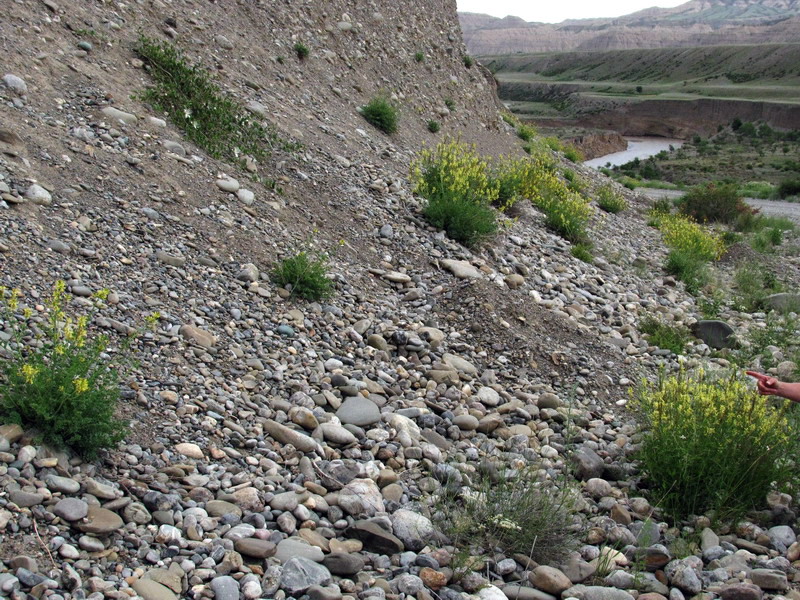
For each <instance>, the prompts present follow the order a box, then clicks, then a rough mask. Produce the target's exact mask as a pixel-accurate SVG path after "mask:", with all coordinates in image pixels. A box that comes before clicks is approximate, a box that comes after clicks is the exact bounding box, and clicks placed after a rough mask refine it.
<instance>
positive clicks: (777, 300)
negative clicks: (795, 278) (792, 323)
mask: <svg viewBox="0 0 800 600" xmlns="http://www.w3.org/2000/svg"><path fill="white" fill-rule="evenodd" d="M763 304H764V308H765V309H767V310H776V311H778V312H797V311H798V310H800V294H791V293H781V294H771V295H770V296H767V297H766V298H764V301H763Z"/></svg>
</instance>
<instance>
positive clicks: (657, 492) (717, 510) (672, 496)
mask: <svg viewBox="0 0 800 600" xmlns="http://www.w3.org/2000/svg"><path fill="white" fill-rule="evenodd" d="M637 400H638V402H637V406H638V409H639V413H640V417H641V421H642V423H641V425H642V432H643V436H644V437H643V442H642V446H641V449H640V450H639V452H638V453H637V458H638V460H639V461H640V464H641V466H642V471H643V472H644V474H645V475H646V477H647V481H648V482H649V484H650V486H651V487H650V497H651V499H652V500H653V501H655V502H657V503H658V504H659V505H660V506H661V507H663V508H664V509H665V511H667V513H668V514H669V515H671V516H672V517H673V518H674V519H676V520H681V519H687V518H689V517H690V516H691V515H699V514H703V513H706V512H708V511H713V513H714V515H715V516H716V517H717V518H720V519H725V518H726V517H731V516H737V515H738V514H741V513H742V512H743V511H746V510H749V509H753V508H759V507H761V506H763V505H764V503H765V500H766V496H767V493H768V492H769V491H770V490H771V489H773V487H774V488H777V489H784V488H785V487H786V486H787V485H788V484H789V483H791V482H793V481H794V480H795V470H796V466H795V462H794V461H795V459H796V457H797V451H798V449H800V448H798V439H800V427H799V426H798V420H797V418H796V414H795V412H794V411H787V410H786V408H787V406H786V405H785V404H784V405H783V406H782V407H780V408H775V407H773V406H772V404H771V403H769V402H765V401H764V399H763V398H762V397H761V396H759V394H758V393H757V392H756V391H755V390H753V388H752V387H748V386H746V385H745V384H744V383H743V382H742V381H740V380H738V379H735V378H734V376H731V377H728V378H722V379H718V380H712V379H711V378H710V377H707V376H704V375H703V374H702V373H701V374H699V375H697V376H689V375H687V374H685V373H680V374H679V375H677V376H673V377H668V378H662V379H660V380H659V381H658V383H656V384H646V383H645V384H643V385H642V386H641V387H640V389H639V391H638V395H637Z"/></svg>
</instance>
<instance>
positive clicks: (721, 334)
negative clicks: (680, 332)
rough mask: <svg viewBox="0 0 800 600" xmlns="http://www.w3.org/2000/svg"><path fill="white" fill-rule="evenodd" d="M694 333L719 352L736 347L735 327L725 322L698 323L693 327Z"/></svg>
mask: <svg viewBox="0 0 800 600" xmlns="http://www.w3.org/2000/svg"><path fill="white" fill-rule="evenodd" d="M692 333H694V335H696V336H697V337H699V338H700V339H701V340H703V341H704V342H705V343H706V344H708V345H709V346H711V347H712V348H715V349H717V350H719V349H721V348H731V347H733V346H734V345H735V342H736V338H735V337H734V331H733V327H731V326H730V325H728V324H727V323H725V322H724V321H716V320H709V321H697V323H695V324H694V325H692Z"/></svg>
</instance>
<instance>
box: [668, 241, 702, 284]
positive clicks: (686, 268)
mask: <svg viewBox="0 0 800 600" xmlns="http://www.w3.org/2000/svg"><path fill="white" fill-rule="evenodd" d="M707 262H708V261H706V260H703V259H701V258H698V257H697V255H695V254H693V253H692V252H687V251H685V250H675V249H673V250H670V251H669V254H667V264H666V265H665V269H666V271H667V273H669V274H670V275H674V276H675V277H676V278H678V280H679V281H682V282H683V283H684V285H685V286H686V291H687V292H689V293H690V294H697V293H698V292H699V291H700V290H701V289H703V287H704V286H705V285H706V284H707V283H708V282H709V280H710V277H711V276H710V274H709V272H708V267H707Z"/></svg>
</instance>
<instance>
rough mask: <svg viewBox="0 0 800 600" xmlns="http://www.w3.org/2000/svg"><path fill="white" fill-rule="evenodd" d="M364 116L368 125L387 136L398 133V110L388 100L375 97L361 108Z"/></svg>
mask: <svg viewBox="0 0 800 600" xmlns="http://www.w3.org/2000/svg"><path fill="white" fill-rule="evenodd" d="M361 114H362V116H363V117H364V118H365V119H366V120H367V123H369V124H370V125H372V126H374V127H376V128H378V129H380V130H381V131H382V132H384V133H386V134H389V135H391V134H393V133H396V132H397V121H398V114H397V108H396V107H395V106H394V105H393V104H392V103H391V102H389V101H388V100H387V99H386V98H383V97H380V96H378V97H375V98H373V99H372V100H370V101H369V102H368V103H367V104H366V105H364V106H363V107H362V108H361Z"/></svg>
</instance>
